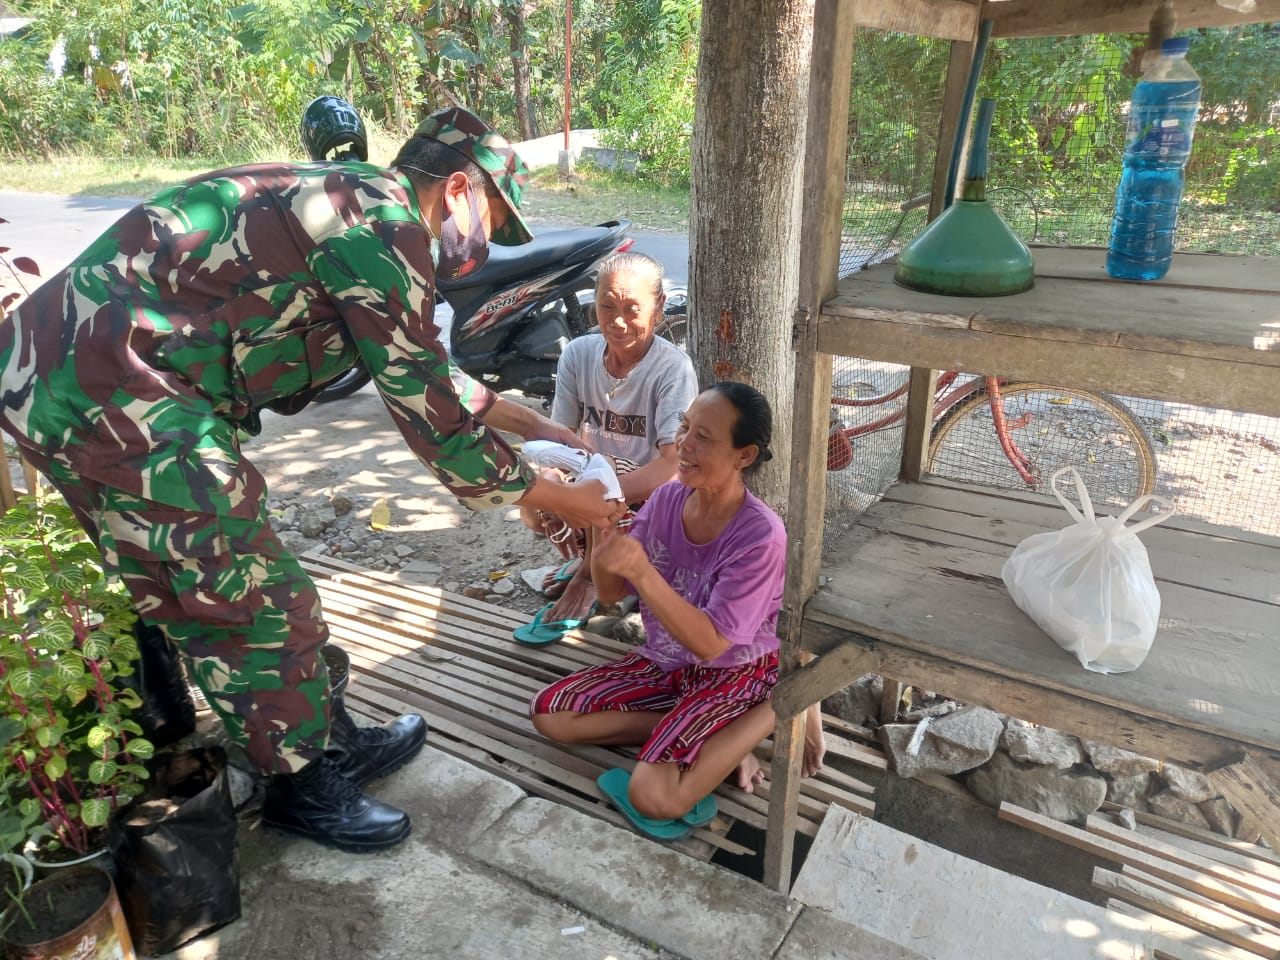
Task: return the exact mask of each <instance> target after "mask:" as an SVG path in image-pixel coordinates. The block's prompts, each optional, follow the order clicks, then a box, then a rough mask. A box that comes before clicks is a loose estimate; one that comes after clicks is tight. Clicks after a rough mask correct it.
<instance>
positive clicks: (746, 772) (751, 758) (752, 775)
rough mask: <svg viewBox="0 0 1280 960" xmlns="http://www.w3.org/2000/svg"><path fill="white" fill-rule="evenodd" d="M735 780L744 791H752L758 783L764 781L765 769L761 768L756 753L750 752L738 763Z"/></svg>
mask: <svg viewBox="0 0 1280 960" xmlns="http://www.w3.org/2000/svg"><path fill="white" fill-rule="evenodd" d="M734 779H735V781H736V782H737V784H738V788H739V789H741V790H742V791H743V792H744V793H751V792H752V791H753V790H755V788H756V784H758V783H764V770H762V769H761V768H760V761H759V760H757V759H756V755H755V754H754V753H748V754H747V755H746V756H745V757H743V758H742V762H741V763H739V764H738V769H737V770H736V771H735V777H734Z"/></svg>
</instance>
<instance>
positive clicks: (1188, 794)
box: [1160, 763, 1218, 803]
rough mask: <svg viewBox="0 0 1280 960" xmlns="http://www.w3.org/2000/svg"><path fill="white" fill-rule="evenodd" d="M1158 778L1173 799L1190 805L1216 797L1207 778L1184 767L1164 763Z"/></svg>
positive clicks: (1215, 791)
mask: <svg viewBox="0 0 1280 960" xmlns="http://www.w3.org/2000/svg"><path fill="white" fill-rule="evenodd" d="M1160 776H1161V777H1162V778H1163V779H1164V782H1165V783H1166V784H1168V786H1169V791H1170V792H1171V793H1172V794H1173V795H1174V796H1175V797H1181V798H1182V799H1183V800H1190V801H1191V802H1192V803H1204V801H1206V800H1212V799H1213V798H1214V797H1216V796H1217V795H1218V791H1217V790H1215V789H1214V788H1213V786H1212V785H1211V784H1210V783H1209V778H1208V777H1206V776H1205V775H1204V774H1203V773H1199V772H1197V771H1195V770H1188V769H1187V768H1186V767H1178V766H1174V765H1173V764H1172V763H1166V764H1165V765H1164V769H1163V770H1161V771H1160Z"/></svg>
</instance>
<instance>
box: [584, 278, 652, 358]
mask: <svg viewBox="0 0 1280 960" xmlns="http://www.w3.org/2000/svg"><path fill="white" fill-rule="evenodd" d="M661 316H662V300H661V297H657V298H655V297H654V294H653V280H652V279H650V278H648V277H643V276H640V275H639V274H637V273H632V272H628V271H622V272H619V273H614V274H610V275H608V276H602V277H601V278H600V282H599V283H598V284H597V285H596V322H597V323H598V324H599V325H600V332H601V333H602V334H603V335H604V339H605V343H607V344H608V345H609V346H610V347H611V348H612V350H613V351H614V352H615V353H617V354H619V355H621V356H623V357H632V356H643V355H644V353H645V351H647V350H648V349H649V345H650V344H651V343H653V333H654V330H655V329H657V326H658V319H659V318H660V317H661Z"/></svg>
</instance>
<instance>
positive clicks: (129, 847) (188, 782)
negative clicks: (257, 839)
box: [110, 747, 240, 956]
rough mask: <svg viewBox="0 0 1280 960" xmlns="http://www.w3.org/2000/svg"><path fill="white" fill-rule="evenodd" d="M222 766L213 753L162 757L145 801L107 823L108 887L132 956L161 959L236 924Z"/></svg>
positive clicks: (233, 853)
mask: <svg viewBox="0 0 1280 960" xmlns="http://www.w3.org/2000/svg"><path fill="white" fill-rule="evenodd" d="M226 766H227V758H226V754H225V752H224V751H223V750H222V749H221V748H219V747H210V748H201V749H197V750H187V751H184V752H181V753H172V754H162V755H161V756H159V757H157V758H156V761H155V763H154V764H153V765H152V775H153V780H152V786H151V789H150V790H149V791H148V793H147V796H146V797H145V798H143V799H142V800H141V801H135V802H134V803H132V804H130V805H129V806H127V807H124V808H123V809H121V810H120V811H118V812H117V813H116V815H115V816H114V817H113V818H112V821H111V826H110V841H111V852H112V854H113V855H114V856H115V861H116V871H117V874H118V878H117V881H116V886H117V889H118V892H119V896H120V903H121V905H122V906H123V907H124V914H125V918H126V919H127V920H128V922H129V931H130V933H131V934H132V935H133V941H134V945H135V947H136V948H137V950H138V952H139V953H142V954H145V955H148V956H156V955H158V954H162V953H168V952H169V951H170V950H173V949H175V948H176V947H178V946H180V945H182V944H184V943H186V942H187V941H188V940H191V939H193V938H194V937H198V936H200V935H201V934H205V933H208V932H210V931H212V930H215V929H217V928H218V927H221V926H223V925H224V924H227V923H230V922H231V921H233V920H236V919H238V918H239V916H240V863H239V856H238V851H237V848H236V813H235V809H234V807H233V806H232V803H231V785H230V781H229V780H228V778H227V769H226Z"/></svg>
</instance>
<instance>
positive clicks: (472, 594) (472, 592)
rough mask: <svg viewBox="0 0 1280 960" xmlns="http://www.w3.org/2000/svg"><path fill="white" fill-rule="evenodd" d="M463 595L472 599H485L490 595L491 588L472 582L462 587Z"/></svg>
mask: <svg viewBox="0 0 1280 960" xmlns="http://www.w3.org/2000/svg"><path fill="white" fill-rule="evenodd" d="M462 595H463V596H464V597H469V598H470V599H472V600H484V599H486V598H487V597H488V596H489V588H488V587H487V586H483V587H482V586H480V585H479V584H475V583H473V584H471V585H470V586H466V587H463V588H462Z"/></svg>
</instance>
